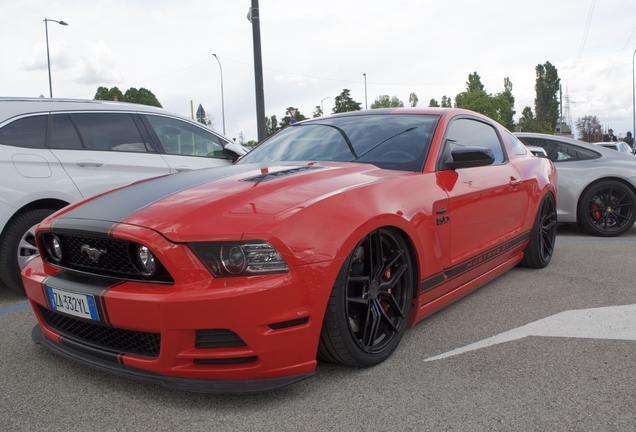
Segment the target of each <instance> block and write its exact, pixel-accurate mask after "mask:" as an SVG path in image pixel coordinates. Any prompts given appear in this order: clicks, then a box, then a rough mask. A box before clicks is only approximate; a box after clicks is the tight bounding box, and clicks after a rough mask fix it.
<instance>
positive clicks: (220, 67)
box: [212, 54, 225, 135]
mask: <svg viewBox="0 0 636 432" xmlns="http://www.w3.org/2000/svg"><path fill="white" fill-rule="evenodd" d="M212 55H213V56H214V58H215V59H216V61H217V62H219V69H221V112H222V113H223V135H225V99H224V98H223V67H222V66H221V61H220V60H219V58H218V57H217V56H216V54H212Z"/></svg>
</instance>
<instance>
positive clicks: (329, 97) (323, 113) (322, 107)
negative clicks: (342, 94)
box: [320, 96, 331, 115]
mask: <svg viewBox="0 0 636 432" xmlns="http://www.w3.org/2000/svg"><path fill="white" fill-rule="evenodd" d="M326 99H331V96H327V97H326V98H324V99H320V111H322V115H325V107H324V106H323V105H322V102H323V101H324V100H326Z"/></svg>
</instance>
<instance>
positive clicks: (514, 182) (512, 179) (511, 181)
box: [510, 177, 522, 186]
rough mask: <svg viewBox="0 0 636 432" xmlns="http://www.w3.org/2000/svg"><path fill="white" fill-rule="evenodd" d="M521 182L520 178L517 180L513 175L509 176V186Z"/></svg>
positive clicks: (517, 184)
mask: <svg viewBox="0 0 636 432" xmlns="http://www.w3.org/2000/svg"><path fill="white" fill-rule="evenodd" d="M521 183H522V180H517V179H516V178H514V177H510V186H519V185H520V184H521Z"/></svg>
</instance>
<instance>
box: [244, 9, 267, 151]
mask: <svg viewBox="0 0 636 432" xmlns="http://www.w3.org/2000/svg"><path fill="white" fill-rule="evenodd" d="M247 19H248V20H250V22H251V23H252V40H253V44H254V84H255V87H256V131H257V134H258V142H259V143H260V142H262V141H263V140H265V138H267V127H266V125H265V94H264V90H263V59H262V56H261V23H260V21H261V20H260V12H259V10H258V0H252V7H251V8H250V11H249V13H248V14H247Z"/></svg>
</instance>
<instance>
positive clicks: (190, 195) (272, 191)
mask: <svg viewBox="0 0 636 432" xmlns="http://www.w3.org/2000/svg"><path fill="white" fill-rule="evenodd" d="M403 175H404V176H405V175H413V173H407V172H401V171H389V170H383V169H380V168H377V167H375V166H373V165H368V164H358V163H337V162H333V163H332V162H329V163H324V164H318V163H305V164H295V165H273V166H269V165H266V164H245V165H241V164H239V165H234V166H229V167H221V168H210V169H203V170H197V171H191V172H187V173H180V174H175V175H172V176H166V177H161V178H157V179H153V180H148V181H143V182H139V183H135V184H133V185H131V186H128V187H124V188H121V189H118V190H115V191H113V192H110V193H107V194H104V195H101V196H98V197H95V198H93V199H89V200H88V201H85V202H83V203H82V204H81V205H79V206H72V207H70V208H68V210H66V211H64V210H63V211H62V212H61V213H58V214H57V219H58V220H65V222H64V223H63V225H64V226H72V225H73V220H75V221H78V224H80V225H82V226H90V224H89V223H87V221H101V222H108V223H110V224H112V226H113V227H114V226H115V225H116V224H129V225H136V226H141V227H145V228H150V229H152V230H155V231H157V232H159V233H161V234H162V235H163V236H165V237H166V238H168V239H169V240H172V241H175V242H188V241H197V240H199V241H200V240H204V239H217V240H230V239H233V240H236V239H238V238H241V237H242V235H243V234H244V233H245V232H247V231H250V230H252V229H253V228H254V227H256V226H257V225H259V224H261V223H262V222H264V221H266V220H270V219H271V218H275V219H276V221H282V220H284V219H285V218H286V217H288V216H291V215H293V214H296V213H298V212H299V211H301V210H302V209H303V208H305V207H307V206H309V205H311V204H313V203H315V202H318V201H320V200H322V199H325V198H328V197H330V196H333V195H335V194H337V193H339V192H341V191H343V190H346V189H350V188H354V187H358V186H360V185H364V184H368V183H372V182H379V181H386V180H388V179H389V178H392V177H396V176H403ZM80 220H81V221H82V222H80ZM54 223H55V222H54ZM99 225H100V226H103V223H102V224H99ZM110 229H113V228H110Z"/></svg>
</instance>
